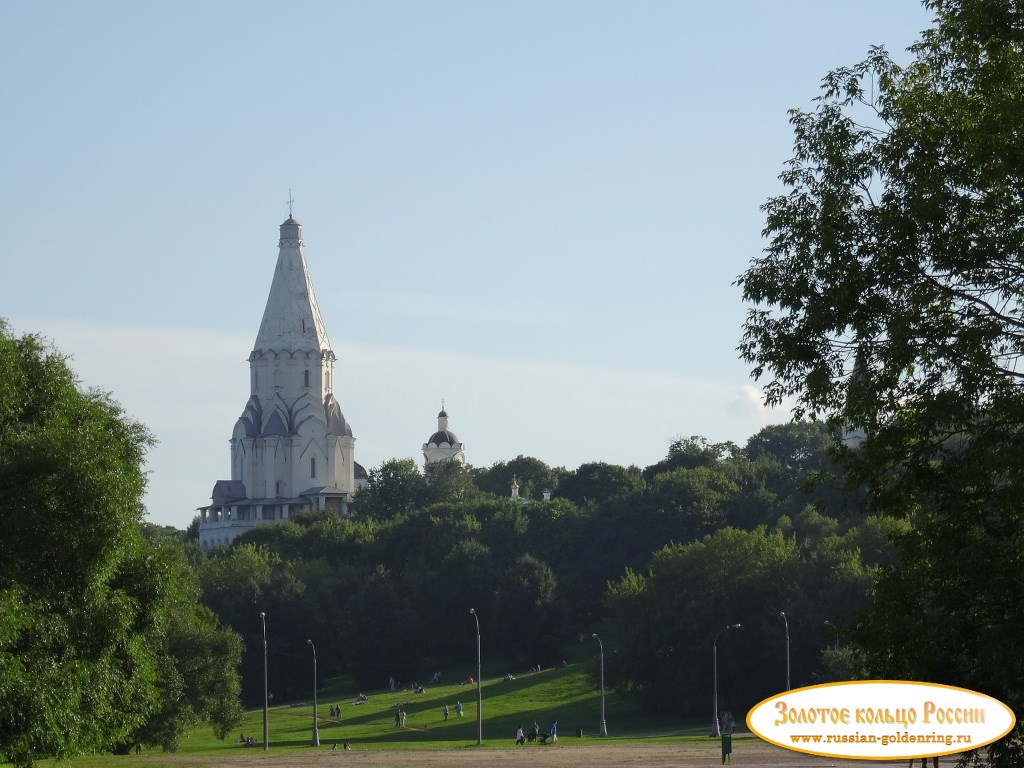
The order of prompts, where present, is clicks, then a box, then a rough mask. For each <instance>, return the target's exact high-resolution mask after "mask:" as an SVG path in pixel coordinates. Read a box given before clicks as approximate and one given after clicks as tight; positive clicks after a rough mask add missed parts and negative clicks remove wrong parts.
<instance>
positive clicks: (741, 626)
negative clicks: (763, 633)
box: [729, 624, 743, 629]
mask: <svg viewBox="0 0 1024 768" xmlns="http://www.w3.org/2000/svg"><path fill="white" fill-rule="evenodd" d="M729 629H743V625H742V624H730V625H729Z"/></svg>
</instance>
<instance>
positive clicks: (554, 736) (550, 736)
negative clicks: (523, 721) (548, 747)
mask: <svg viewBox="0 0 1024 768" xmlns="http://www.w3.org/2000/svg"><path fill="white" fill-rule="evenodd" d="M538 740H539V741H540V743H541V744H547V743H548V740H550V741H551V743H552V744H557V743H558V721H557V720H555V721H554V722H552V723H551V730H550V731H548V732H547V733H541V732H540V726H538V725H537V722H536V721H534V723H533V728H531V729H530V732H529V733H526V732H524V731H523V726H521V725H520V726H519V727H518V728H517V729H516V744H525V743H526V742H528V741H538Z"/></svg>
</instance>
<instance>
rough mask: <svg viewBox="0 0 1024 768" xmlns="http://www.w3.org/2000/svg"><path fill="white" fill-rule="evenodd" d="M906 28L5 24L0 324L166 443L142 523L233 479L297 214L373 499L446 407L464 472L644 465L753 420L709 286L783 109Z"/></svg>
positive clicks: (744, 376) (861, 3)
mask: <svg viewBox="0 0 1024 768" xmlns="http://www.w3.org/2000/svg"><path fill="white" fill-rule="evenodd" d="M928 21H929V19H928V15H927V14H926V12H925V11H924V9H923V8H922V7H921V6H920V5H919V4H917V3H915V2H912V1H911V0H800V1H796V0H793V1H789V2H787V1H784V0H779V1H777V2H772V1H765V0H743V1H737V2H719V3H709V2H684V0H676V1H674V2H668V1H667V0H666V1H662V2H643V1H640V2H626V0H622V1H621V2H599V1H595V0H586V1H579V2H575V1H574V2H569V1H565V2H559V1H558V0H545V1H544V2H532V1H530V0H516V1H515V2H512V1H511V0H509V1H507V2H478V1H476V0H462V1H461V2H358V3H357V2H340V1H339V2H330V1H328V0H323V1H322V2H288V3H280V2H273V3H271V2H261V1H260V0H247V1H246V2H241V1H239V2H233V1H229V0H223V1H220V2H185V1H177V2H167V3H155V2H137V1H136V0H131V1H130V2H129V1H123V2H122V1H120V0H104V1H103V2H97V3H82V2H56V1H47V0H40V1H39V2H30V1H29V0H10V1H9V2H5V3H2V4H0V67H2V70H3V72H4V73H5V75H4V78H3V80H2V83H0V103H2V104H3V109H4V116H5V119H4V121H3V128H2V130H0V136H2V137H3V152H2V160H0V202H2V206H3V210H4V212H5V214H6V215H5V219H6V221H7V222H8V223H7V231H6V237H5V255H4V258H3V271H2V273H0V316H5V317H7V318H8V320H9V321H10V322H11V323H12V325H13V326H14V328H15V330H16V331H18V332H39V333H42V334H44V335H46V336H48V337H49V338H50V339H51V340H52V341H53V343H54V344H55V345H56V346H57V347H58V348H59V349H60V350H62V351H63V352H65V353H67V354H69V355H71V356H72V358H73V365H74V367H75V369H76V370H77V371H78V373H79V375H80V376H81V378H82V381H83V384H85V385H87V386H97V387H100V388H102V389H106V390H109V391H111V392H112V393H113V394H114V396H115V398H116V399H118V400H119V401H120V402H121V403H122V404H123V405H124V406H125V408H126V410H127V411H128V412H129V414H130V415H132V416H134V417H136V418H138V419H140V420H141V421H143V422H145V423H146V424H147V425H148V426H149V427H150V428H151V429H152V430H153V432H154V433H155V435H156V437H157V439H158V440H159V441H160V444H159V446H158V447H157V448H156V449H154V451H153V452H152V454H151V455H150V459H149V462H148V470H149V471H150V473H151V474H150V492H149V494H148V496H147V505H148V508H149V516H150V519H151V520H153V521H154V522H158V523H162V524H169V525H175V526H178V527H185V526H186V525H188V523H189V522H190V520H191V519H192V516H193V514H194V510H195V508H196V507H198V506H200V505H202V504H204V503H207V502H208V500H209V495H210V491H211V489H212V487H213V483H214V482H215V481H216V480H218V479H221V478H227V477H228V476H229V471H230V470H229V453H228V439H229V438H230V435H231V428H232V426H233V424H234V421H235V419H236V418H237V416H238V415H239V413H240V412H241V410H242V407H243V406H244V404H245V401H246V399H247V397H248V365H247V363H246V357H247V356H248V354H249V351H250V350H251V348H252V344H253V342H254V341H255V338H256V331H257V329H258V326H259V322H260V318H261V316H262V312H263V307H264V303H265V301H266V296H267V291H268V289H269V287H270V279H271V276H272V272H273V267H274V262H275V259H276V256H277V237H278V225H279V224H280V223H281V222H282V221H283V220H284V219H285V218H286V216H287V203H286V201H287V199H288V194H289V189H291V190H292V194H293V195H294V199H295V205H294V209H295V216H296V218H297V219H299V221H301V222H302V224H303V227H304V235H305V242H306V257H307V260H308V262H309V266H310V271H311V273H312V278H313V283H314V286H315V289H316V292H317V296H318V299H319V303H320V309H321V312H322V314H323V317H324V321H325V323H326V325H327V329H328V333H329V335H330V338H331V342H332V345H333V347H334V350H335V352H336V353H337V355H338V357H339V364H338V367H337V372H338V383H339V399H340V402H341V405H342V408H343V410H344V412H345V415H346V417H347V418H348V420H349V421H350V423H351V424H352V425H353V429H354V431H355V435H356V438H357V445H356V457H357V460H359V461H360V463H362V464H363V465H364V466H366V467H367V468H372V467H374V466H377V465H379V464H380V463H381V462H382V461H384V460H386V459H388V458H390V457H393V456H398V457H407V456H408V457H416V458H417V459H420V458H421V453H420V447H421V445H422V443H423V441H424V440H425V439H426V438H427V436H429V435H430V434H431V432H433V430H434V429H435V428H436V414H437V411H438V409H439V406H440V401H441V398H444V399H445V401H446V404H447V409H448V412H449V414H450V416H451V428H452V429H453V430H454V431H455V432H456V433H457V434H458V435H459V437H460V439H461V440H462V441H463V442H464V443H465V444H466V448H467V454H468V458H469V461H470V463H472V464H474V465H476V466H489V465H490V464H492V463H493V462H495V461H498V460H507V459H511V458H514V457H515V456H516V455H518V454H526V455H532V456H536V457H538V458H540V459H542V460H544V461H546V462H548V463H549V464H552V465H560V466H566V467H569V468H575V467H576V466H578V465H579V464H580V463H582V462H585V461H597V460H601V461H608V462H614V463H619V464H637V465H640V466H644V465H647V464H650V463H653V462H654V461H657V460H658V459H659V458H661V457H662V456H663V455H664V454H665V452H666V450H667V447H668V443H669V441H670V440H671V439H672V438H673V437H676V436H680V435H684V436H686V435H693V434H699V435H704V436H706V437H707V438H709V439H711V440H714V441H724V440H733V441H735V442H738V443H742V442H744V441H745V440H746V439H747V438H748V437H749V436H750V435H752V434H754V433H755V432H756V431H757V430H758V429H760V428H761V427H762V426H764V425H765V424H769V423H778V422H781V421H785V420H786V419H787V418H788V413H787V412H786V411H785V410H782V411H776V412H766V411H765V410H764V409H763V408H761V407H760V405H759V401H758V397H757V392H758V390H757V388H756V387H755V385H754V384H753V382H752V381H751V380H750V378H749V375H748V373H749V371H748V366H747V365H745V364H744V363H742V362H741V361H740V360H739V359H738V357H737V354H736V351H735V348H736V345H737V343H738V341H739V337H740V333H741V330H740V326H741V323H742V321H743V317H744V314H745V311H746V308H745V307H744V306H743V304H742V302H741V301H740V295H739V292H738V291H737V289H736V288H735V287H734V286H733V285H732V282H733V280H734V279H735V278H736V276H737V275H738V274H739V273H740V272H742V271H743V269H744V267H745V265H746V264H747V263H748V262H749V260H750V259H751V258H752V257H754V256H756V255H757V254H758V253H759V252H760V249H761V248H762V242H761V236H760V231H761V229H762V226H763V217H762V215H761V213H760V211H759V206H760V204H761V203H762V202H764V200H765V199H766V198H767V197H769V196H770V195H772V194H776V193H777V192H779V191H780V190H781V187H780V185H779V183H778V181H777V176H778V174H779V172H780V171H781V170H782V167H783V163H784V162H785V161H786V160H787V159H788V158H789V157H790V149H791V146H792V133H791V130H790V127H789V124H788V122H787V109H789V108H791V107H805V108H806V107H809V106H810V105H811V100H812V98H813V97H814V96H815V95H816V94H817V92H818V84H819V82H820V79H821V77H822V76H823V75H824V74H825V73H826V72H827V71H828V70H829V69H832V68H834V67H837V66H842V65H847V64H852V63H855V62H857V61H859V60H860V59H862V58H863V57H864V54H865V53H866V51H867V49H868V47H869V45H871V44H884V45H885V46H886V47H887V48H889V50H890V51H892V52H893V53H894V54H895V55H896V57H897V59H898V60H904V61H905V60H906V55H905V54H904V53H903V51H904V49H905V48H906V46H907V45H908V44H910V43H911V42H912V41H913V40H914V39H915V38H916V37H917V35H918V33H919V32H920V30H921V29H923V28H925V27H926V26H927V25H928Z"/></svg>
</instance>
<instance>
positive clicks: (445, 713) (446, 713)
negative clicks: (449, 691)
mask: <svg viewBox="0 0 1024 768" xmlns="http://www.w3.org/2000/svg"><path fill="white" fill-rule="evenodd" d="M444 721H445V722H446V723H447V722H448V705H447V704H445V705H444Z"/></svg>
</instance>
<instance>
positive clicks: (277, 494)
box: [274, 480, 281, 496]
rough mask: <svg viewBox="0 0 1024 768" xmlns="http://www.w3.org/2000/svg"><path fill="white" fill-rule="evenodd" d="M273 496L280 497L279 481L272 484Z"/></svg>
mask: <svg viewBox="0 0 1024 768" xmlns="http://www.w3.org/2000/svg"><path fill="white" fill-rule="evenodd" d="M274 495H275V496H280V495H281V481H280V480H277V481H275V482H274Z"/></svg>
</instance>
